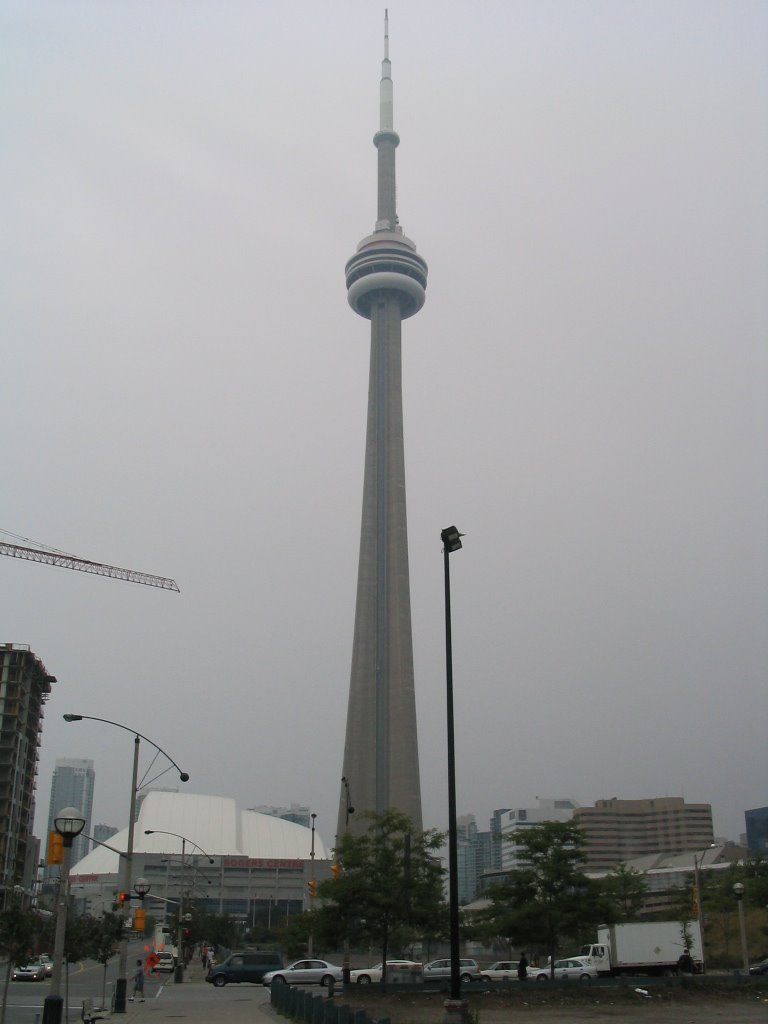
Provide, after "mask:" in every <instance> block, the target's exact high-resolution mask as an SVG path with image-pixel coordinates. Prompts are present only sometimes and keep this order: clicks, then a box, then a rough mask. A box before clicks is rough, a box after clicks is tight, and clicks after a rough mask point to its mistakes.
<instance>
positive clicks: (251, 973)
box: [205, 949, 283, 988]
mask: <svg viewBox="0 0 768 1024" xmlns="http://www.w3.org/2000/svg"><path fill="white" fill-rule="evenodd" d="M282 966H283V958H282V957H281V956H280V954H279V953H276V952H275V951H274V950H271V949H267V950H245V951H244V952H238V953H230V955H229V956H228V957H227V959H226V960H222V962H221V963H220V964H214V966H213V967H211V968H210V970H209V971H208V974H207V975H206V976H205V980H206V981H210V983H211V984H212V985H215V986H216V988H221V987H222V986H223V985H226V984H227V983H228V982H230V981H231V982H234V983H235V984H239V983H240V982H243V981H250V982H251V983H252V984H254V985H256V984H259V983H260V982H262V981H264V978H265V975H266V974H267V973H268V972H269V973H272V972H274V971H275V970H276V969H277V968H278V967H282Z"/></svg>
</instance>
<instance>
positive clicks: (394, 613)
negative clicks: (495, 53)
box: [337, 13, 427, 835]
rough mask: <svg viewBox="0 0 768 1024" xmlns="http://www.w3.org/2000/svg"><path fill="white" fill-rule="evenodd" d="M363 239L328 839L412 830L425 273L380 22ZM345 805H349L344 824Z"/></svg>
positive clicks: (349, 272)
mask: <svg viewBox="0 0 768 1024" xmlns="http://www.w3.org/2000/svg"><path fill="white" fill-rule="evenodd" d="M373 142H374V145H375V146H376V149H377V155H378V174H377V177H378V207H377V218H376V225H375V228H374V231H373V234H371V235H368V236H367V237H366V238H364V239H363V240H362V242H360V244H359V245H358V247H357V250H356V252H355V254H354V256H352V258H351V259H350V260H349V261H348V262H347V265H346V282H347V297H348V300H349V304H350V306H351V307H352V309H354V311H355V312H356V313H358V314H359V315H360V316H362V317H365V318H366V319H367V320H370V322H371V361H370V373H369V383H368V422H367V433H366V447H365V476H364V483H363V510H362V523H361V532H360V562H359V568H358V578H357V603H356V610H355V629H354V639H353V646H352V669H351V674H350V685H349V705H348V711H347V732H346V741H345V747H344V763H343V769H342V773H341V775H342V778H343V780H344V781H343V785H342V787H341V791H340V799H339V818H338V832H337V834H338V835H342V834H343V833H344V832H345V831H347V830H349V831H352V832H354V833H361V832H363V831H365V829H366V827H367V824H368V823H367V822H366V820H365V818H364V817H363V814H364V812H366V811H374V812H377V813H382V812H384V811H386V810H388V809H389V808H395V809H397V810H399V811H401V812H403V813H405V814H407V815H408V816H409V817H410V818H411V820H412V822H413V824H414V827H415V829H416V830H417V831H421V828H422V814H421V783H420V779H419V756H418V743H417V733H416V702H415V694H414V679H413V643H412V637H411V603H410V582H409V572H408V531H407V521H406V504H405V458H404V446H403V403H402V370H401V325H402V321H403V320H405V319H407V318H408V317H411V316H413V315H414V313H418V311H419V310H420V309H421V307H422V306H423V305H424V299H425V289H426V285H427V264H426V262H425V260H424V259H422V257H421V256H419V255H418V253H417V252H416V246H415V245H414V243H413V242H412V241H411V240H410V239H409V238H406V236H405V235H404V234H403V230H402V228H401V227H400V224H399V221H398V217H397V210H396V188H395V151H396V149H397V146H398V144H399V142H400V139H399V137H398V135H397V132H396V131H395V129H394V122H393V103H392V74H391V65H390V60H389V18H388V15H387V14H386V13H385V16H384V59H383V61H382V65H381V84H380V120H379V130H378V131H377V132H376V134H375V135H374V138H373ZM350 796H351V798H352V800H353V802H354V808H355V811H354V813H352V812H351V810H350V808H351V803H350Z"/></svg>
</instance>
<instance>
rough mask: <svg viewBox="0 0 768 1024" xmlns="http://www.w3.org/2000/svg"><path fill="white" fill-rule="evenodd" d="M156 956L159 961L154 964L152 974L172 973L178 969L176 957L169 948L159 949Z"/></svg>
mask: <svg viewBox="0 0 768 1024" xmlns="http://www.w3.org/2000/svg"><path fill="white" fill-rule="evenodd" d="M155 956H156V957H157V963H156V964H153V965H152V972H151V973H152V974H160V973H161V972H165V973H167V974H172V973H173V972H174V971H175V970H176V957H175V956H174V955H173V953H172V952H171V951H170V950H169V949H158V951H157V952H156V953H155Z"/></svg>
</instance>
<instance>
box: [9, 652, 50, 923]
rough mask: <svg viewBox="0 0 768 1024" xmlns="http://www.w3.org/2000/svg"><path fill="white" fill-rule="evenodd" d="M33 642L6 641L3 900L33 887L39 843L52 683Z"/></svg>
mask: <svg viewBox="0 0 768 1024" xmlns="http://www.w3.org/2000/svg"><path fill="white" fill-rule="evenodd" d="M55 682H56V677H55V676H52V675H49V673H48V672H47V671H46V668H45V665H44V664H43V663H42V661H41V660H40V659H39V658H38V657H37V656H36V655H34V654H33V653H32V651H31V650H30V649H29V646H28V645H27V644H12V643H6V644H2V645H0V900H2V905H3V906H5V905H6V902H7V900H8V898H9V895H10V894H11V893H13V891H14V887H16V886H20V887H21V888H22V889H23V890H26V891H29V890H31V887H32V881H33V878H34V872H35V866H36V865H35V861H36V859H37V854H36V850H37V843H36V841H35V840H34V839H33V837H32V828H33V822H34V817H35V785H36V780H37V761H38V751H39V748H40V737H41V733H42V729H43V708H44V705H45V702H46V700H47V699H48V694H49V693H50V692H51V683H55Z"/></svg>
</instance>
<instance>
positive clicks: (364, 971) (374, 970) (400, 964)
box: [349, 960, 421, 985]
mask: <svg viewBox="0 0 768 1024" xmlns="http://www.w3.org/2000/svg"><path fill="white" fill-rule="evenodd" d="M393 967H395V968H399V969H400V970H404V971H412V972H413V973H414V974H420V973H421V964H419V963H416V961H415V960H387V978H389V977H390V971H391V970H392V968H393ZM349 980H350V981H352V982H354V983H355V984H356V985H370V984H371V982H372V981H381V964H376V966H375V967H361V968H360V969H359V970H357V971H350V972H349Z"/></svg>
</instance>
